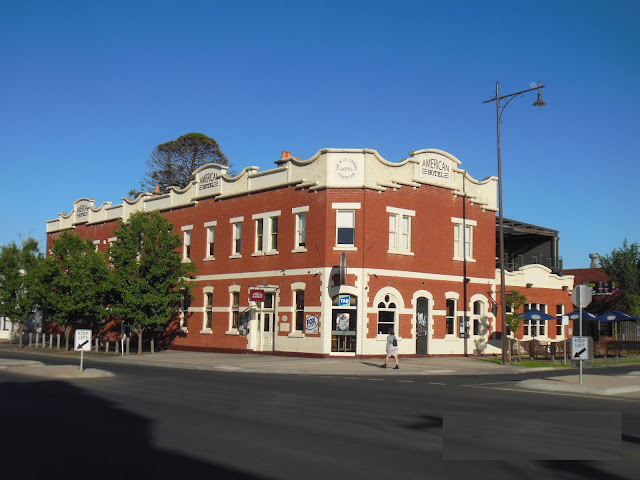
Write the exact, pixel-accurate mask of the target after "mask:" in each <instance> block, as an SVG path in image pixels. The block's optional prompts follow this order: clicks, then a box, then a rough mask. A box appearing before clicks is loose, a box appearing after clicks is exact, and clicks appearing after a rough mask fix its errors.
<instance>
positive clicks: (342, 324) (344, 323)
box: [336, 313, 350, 331]
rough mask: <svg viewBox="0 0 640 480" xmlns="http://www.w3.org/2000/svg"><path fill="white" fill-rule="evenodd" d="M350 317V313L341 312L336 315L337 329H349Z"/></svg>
mask: <svg viewBox="0 0 640 480" xmlns="http://www.w3.org/2000/svg"><path fill="white" fill-rule="evenodd" d="M349 317H350V314H348V313H339V314H338V315H337V317H336V330H341V331H347V330H349Z"/></svg>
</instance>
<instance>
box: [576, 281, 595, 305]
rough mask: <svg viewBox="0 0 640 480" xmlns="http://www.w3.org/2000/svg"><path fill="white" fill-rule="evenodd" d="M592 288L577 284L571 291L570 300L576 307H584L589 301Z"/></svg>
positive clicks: (591, 295)
mask: <svg viewBox="0 0 640 480" xmlns="http://www.w3.org/2000/svg"><path fill="white" fill-rule="evenodd" d="M592 297H593V290H591V287H588V286H586V285H578V286H577V287H576V288H574V289H573V292H571V301H572V302H573V304H574V305H575V306H576V307H578V308H585V307H587V306H588V305H589V304H590V303H591V298H592Z"/></svg>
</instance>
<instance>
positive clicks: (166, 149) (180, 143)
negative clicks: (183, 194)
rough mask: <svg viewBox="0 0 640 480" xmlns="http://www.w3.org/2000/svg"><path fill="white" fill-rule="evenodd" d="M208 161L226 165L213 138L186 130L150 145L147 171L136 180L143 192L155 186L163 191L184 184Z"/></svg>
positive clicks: (224, 157)
mask: <svg viewBox="0 0 640 480" xmlns="http://www.w3.org/2000/svg"><path fill="white" fill-rule="evenodd" d="M208 163H217V164H220V165H229V160H227V157H226V155H225V154H224V153H222V150H220V147H219V146H218V142H216V141H215V140H214V139H213V138H210V137H207V136H206V135H204V134H202V133H187V134H186V135H182V136H181V137H178V138H177V139H175V140H171V141H170V142H167V143H163V144H162V145H158V146H157V147H156V148H154V150H153V152H151V156H150V157H149V159H148V160H147V166H148V167H149V169H150V170H149V171H148V172H147V174H146V177H145V178H144V179H143V180H142V182H140V185H141V186H142V189H143V190H144V191H153V190H155V188H156V185H159V186H160V191H161V192H163V193H166V192H168V191H169V187H179V188H184V187H186V186H187V185H188V184H189V182H190V181H191V176H192V175H193V172H195V171H196V170H197V169H198V168H200V167H202V166H203V165H206V164H208Z"/></svg>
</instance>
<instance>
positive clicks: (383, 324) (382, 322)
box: [378, 295, 397, 335]
mask: <svg viewBox="0 0 640 480" xmlns="http://www.w3.org/2000/svg"><path fill="white" fill-rule="evenodd" d="M396 305H397V302H396V299H395V298H394V297H393V295H385V296H384V300H383V301H382V302H380V303H378V335H389V334H390V333H391V330H394V331H396V330H397V329H396V308H397V307H396Z"/></svg>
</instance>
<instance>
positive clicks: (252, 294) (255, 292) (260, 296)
mask: <svg viewBox="0 0 640 480" xmlns="http://www.w3.org/2000/svg"><path fill="white" fill-rule="evenodd" d="M249 299H250V300H251V301H252V302H264V290H262V289H252V290H250V291H249Z"/></svg>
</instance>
